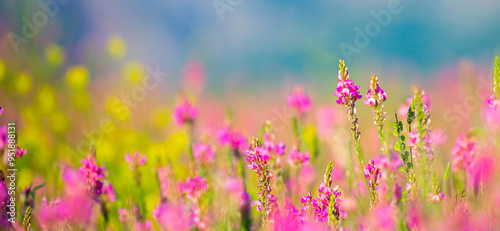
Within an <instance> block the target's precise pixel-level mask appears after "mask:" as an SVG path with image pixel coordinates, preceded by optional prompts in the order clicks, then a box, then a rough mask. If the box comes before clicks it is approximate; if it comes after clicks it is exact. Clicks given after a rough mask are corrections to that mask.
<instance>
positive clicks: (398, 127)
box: [392, 112, 414, 183]
mask: <svg viewBox="0 0 500 231" xmlns="http://www.w3.org/2000/svg"><path fill="white" fill-rule="evenodd" d="M394 117H395V119H396V121H395V122H394V123H392V127H393V128H394V130H393V131H392V134H393V135H394V136H395V137H396V141H395V142H394V150H396V151H399V152H400V155H401V160H402V161H403V165H404V169H405V173H406V179H407V180H408V182H409V183H413V182H414V177H413V170H412V169H413V163H412V162H410V158H411V157H410V156H411V155H412V154H411V153H410V152H408V151H406V144H405V143H404V141H405V136H404V135H402V134H401V133H402V132H403V122H401V121H399V119H398V114H397V113H396V112H394ZM410 170H411V171H410Z"/></svg>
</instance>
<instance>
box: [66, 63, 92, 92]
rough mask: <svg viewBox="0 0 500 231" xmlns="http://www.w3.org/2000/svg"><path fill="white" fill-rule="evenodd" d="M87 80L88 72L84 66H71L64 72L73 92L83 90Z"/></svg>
mask: <svg viewBox="0 0 500 231" xmlns="http://www.w3.org/2000/svg"><path fill="white" fill-rule="evenodd" d="M88 80H89V71H88V69H87V68H86V67H85V66H73V67H71V68H69V69H68V70H67V71H66V81H68V85H69V86H70V87H71V88H73V89H74V90H83V89H85V87H86V86H87V82H88Z"/></svg>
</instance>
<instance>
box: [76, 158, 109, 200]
mask: <svg viewBox="0 0 500 231" xmlns="http://www.w3.org/2000/svg"><path fill="white" fill-rule="evenodd" d="M82 165H83V166H81V167H80V174H81V175H82V176H83V177H84V179H85V181H86V182H87V187H88V190H89V191H90V192H91V193H92V194H93V195H94V196H99V195H101V193H102V186H103V182H102V180H103V179H104V168H101V167H99V165H97V163H96V161H95V157H94V156H93V155H88V156H87V157H86V158H85V159H83V160H82Z"/></svg>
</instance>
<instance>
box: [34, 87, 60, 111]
mask: <svg viewBox="0 0 500 231" xmlns="http://www.w3.org/2000/svg"><path fill="white" fill-rule="evenodd" d="M36 102H37V106H38V110H39V111H40V112H41V113H43V114H47V113H49V112H51V111H52V110H53V109H54V108H55V106H56V93H55V91H54V89H52V88H51V87H50V86H48V85H45V86H42V87H41V88H40V90H39V91H38V94H37V96H36Z"/></svg>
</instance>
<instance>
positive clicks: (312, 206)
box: [0, 36, 500, 230]
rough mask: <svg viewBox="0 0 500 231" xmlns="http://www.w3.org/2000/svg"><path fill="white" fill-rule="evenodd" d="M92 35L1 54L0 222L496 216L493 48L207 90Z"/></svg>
mask: <svg viewBox="0 0 500 231" xmlns="http://www.w3.org/2000/svg"><path fill="white" fill-rule="evenodd" d="M103 46H104V47H106V49H105V50H104V51H101V52H103V53H102V54H101V55H100V56H98V57H99V58H98V59H99V60H97V62H96V61H95V60H94V59H96V58H95V57H91V56H89V57H86V58H85V61H83V62H82V64H80V65H72V64H69V63H68V62H67V59H66V58H65V57H66V56H67V55H68V53H66V51H65V50H64V48H62V47H60V46H58V45H56V44H51V45H49V46H46V47H45V48H44V53H43V55H42V56H41V57H38V56H36V58H32V59H30V60H29V61H27V62H28V65H24V64H23V65H19V64H18V63H17V62H12V61H11V60H9V59H3V60H0V85H1V90H0V97H1V101H0V104H1V105H0V106H1V107H2V110H0V111H1V115H0V121H1V123H2V127H1V128H0V134H1V137H0V138H1V139H0V149H1V150H2V153H3V154H2V173H1V174H0V179H1V180H2V181H1V183H0V201H1V203H0V206H1V207H2V211H4V212H2V213H1V214H0V218H1V222H0V225H1V227H2V228H1V229H2V230H9V229H13V230H497V229H498V228H499V227H500V208H499V206H498V205H499V204H500V182H499V180H498V175H499V171H498V163H499V162H498V161H499V158H498V156H499V155H498V153H499V148H500V140H499V138H500V134H499V127H498V124H500V116H499V114H498V113H500V112H498V111H499V109H500V101H499V100H500V63H499V59H498V57H497V58H496V59H493V58H492V62H491V64H489V65H475V64H474V63H471V62H468V61H463V62H460V63H457V64H456V65H454V66H451V67H446V68H443V69H442V70H441V71H438V72H436V73H437V74H435V78H432V79H427V80H426V82H422V83H412V84H410V83H408V81H406V80H404V79H402V78H398V77H396V78H394V77H389V78H386V77H384V76H377V75H375V74H376V73H364V70H362V68H363V67H362V66H357V67H355V68H354V67H353V68H351V67H349V63H346V62H345V61H343V60H340V61H339V63H338V64H337V63H330V64H329V65H332V66H335V68H334V69H335V70H336V71H337V70H338V72H337V73H335V72H336V71H335V72H332V73H329V76H330V77H329V80H328V81H327V82H328V83H329V85H323V86H321V87H318V86H314V85H312V84H309V83H307V82H304V83H300V82H293V83H290V82H286V81H285V82H283V83H276V81H270V82H269V83H268V85H270V86H268V87H267V88H266V87H261V86H259V85H260V83H254V84H252V83H250V84H247V86H245V87H239V88H234V89H233V88H232V87H227V86H226V87H224V86H221V87H220V88H219V90H218V91H217V92H211V91H209V90H207V87H206V85H207V81H209V80H210V78H211V76H210V73H208V72H207V70H206V69H205V65H204V63H203V61H200V60H188V61H186V62H185V64H184V66H183V67H182V71H180V72H179V74H174V75H176V76H175V77H174V78H173V79H172V78H170V77H169V75H170V74H169V73H168V72H167V70H164V69H162V68H161V66H160V65H147V64H145V63H141V62H139V61H129V60H127V59H126V58H124V53H125V52H126V51H125V50H126V44H125V41H123V40H122V39H121V38H120V37H117V36H116V37H112V38H110V39H109V40H108V43H107V44H105V45H103ZM337 65H338V68H336V66H337ZM356 68H358V69H356ZM352 71H355V72H354V73H356V74H353V72H352ZM477 76H486V77H480V78H479V77H477Z"/></svg>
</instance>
